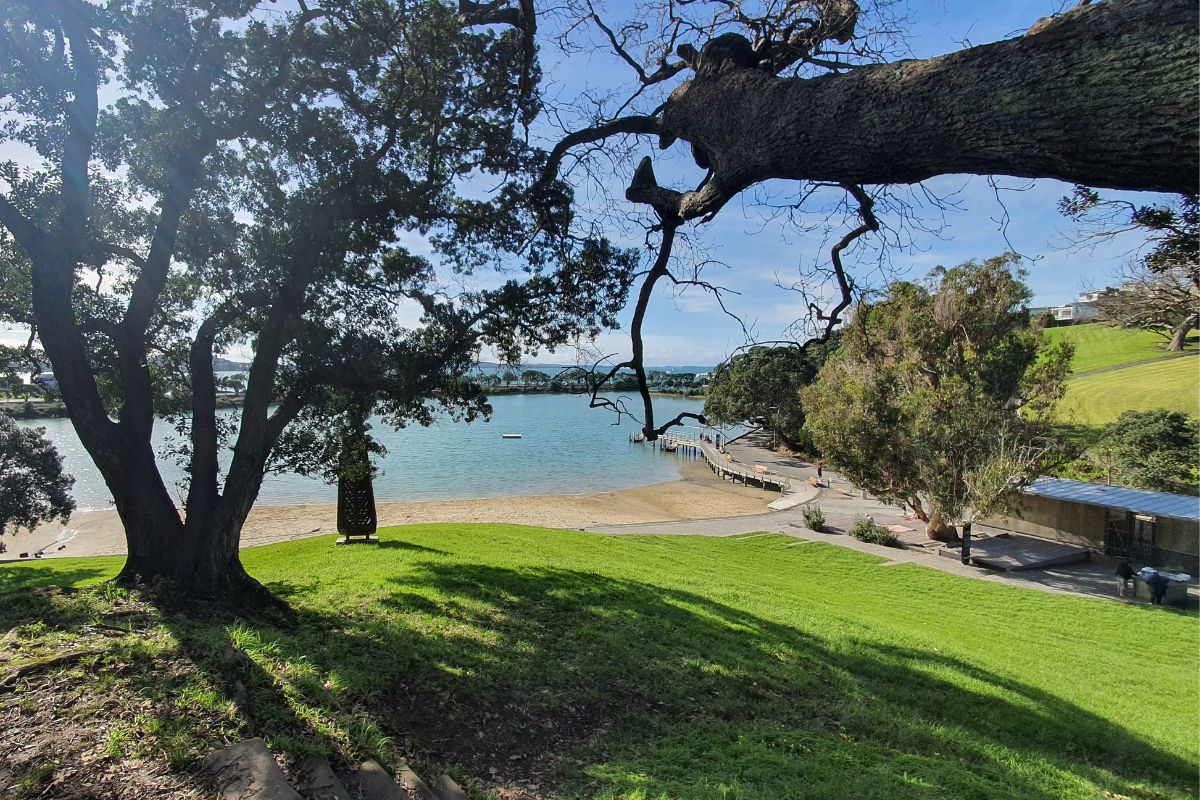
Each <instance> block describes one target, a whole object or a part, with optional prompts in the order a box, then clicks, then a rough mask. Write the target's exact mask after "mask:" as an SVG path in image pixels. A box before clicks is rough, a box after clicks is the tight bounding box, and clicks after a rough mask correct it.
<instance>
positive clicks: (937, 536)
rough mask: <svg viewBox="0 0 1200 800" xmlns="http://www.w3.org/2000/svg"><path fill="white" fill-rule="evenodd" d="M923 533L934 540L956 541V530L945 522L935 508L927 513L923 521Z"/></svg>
mask: <svg viewBox="0 0 1200 800" xmlns="http://www.w3.org/2000/svg"><path fill="white" fill-rule="evenodd" d="M925 535H926V536H927V537H929V538H930V539H932V540H933V541H935V542H957V541H958V530H957V529H956V528H955V527H954V526H953V525H951V524H950V523H948V522H946V520H945V518H944V517H943V516H942V513H941V512H940V511H938V510H937V509H936V508H935V509H933V511H932V512H930V514H929V519H928V521H926V523H925Z"/></svg>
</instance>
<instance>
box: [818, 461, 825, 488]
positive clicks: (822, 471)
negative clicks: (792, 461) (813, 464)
mask: <svg viewBox="0 0 1200 800" xmlns="http://www.w3.org/2000/svg"><path fill="white" fill-rule="evenodd" d="M824 474H825V459H823V458H822V459H820V460H819V461H817V483H818V484H820V483H821V482H822V476H824Z"/></svg>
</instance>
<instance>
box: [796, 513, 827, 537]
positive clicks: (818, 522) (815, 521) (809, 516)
mask: <svg viewBox="0 0 1200 800" xmlns="http://www.w3.org/2000/svg"><path fill="white" fill-rule="evenodd" d="M800 516H802V517H804V524H805V525H807V526H808V529H809V530H810V531H816V532H817V533H820V532H821V531H823V530H825V514H824V512H822V511H821V509H820V508H818V507H817V506H804V507H802V508H801V509H800Z"/></svg>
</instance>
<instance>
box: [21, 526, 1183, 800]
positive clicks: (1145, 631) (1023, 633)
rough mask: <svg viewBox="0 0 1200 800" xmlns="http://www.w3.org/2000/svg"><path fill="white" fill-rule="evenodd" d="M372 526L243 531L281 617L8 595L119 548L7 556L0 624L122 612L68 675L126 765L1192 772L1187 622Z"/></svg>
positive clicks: (608, 786) (672, 781) (607, 788)
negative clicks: (278, 757) (348, 536)
mask: <svg viewBox="0 0 1200 800" xmlns="http://www.w3.org/2000/svg"><path fill="white" fill-rule="evenodd" d="M382 538H383V540H384V541H383V542H382V543H381V545H380V546H378V547H365V546H356V547H344V548H337V547H334V546H333V545H332V540H331V538H330V537H319V538H311V539H305V540H301V541H297V542H292V543H288V544H282V545H274V546H270V547H263V548H256V549H253V550H247V551H244V554H243V555H244V560H245V562H246V565H247V568H248V569H249V570H250V572H251V573H252V574H254V575H255V576H257V577H258V578H259V579H260V580H262V581H264V582H265V583H267V584H268V585H269V586H270V587H271V588H272V589H273V590H274V591H275V592H277V593H278V594H280V595H282V596H285V597H286V598H287V599H288V601H289V602H290V603H291V604H292V605H293V606H294V608H295V609H296V614H295V617H294V618H292V619H286V618H276V617H259V616H243V617H234V616H229V615H218V616H216V617H214V618H211V619H206V620H204V621H197V620H195V619H191V618H187V617H184V616H180V615H176V614H170V613H165V612H162V611H159V610H157V609H156V608H154V607H151V606H147V605H145V604H144V602H143V601H140V600H139V599H138V598H136V597H130V596H127V595H125V594H124V593H123V592H121V591H118V590H115V589H112V588H110V587H101V588H94V589H89V590H85V591H78V592H59V591H47V590H41V589H30V588H20V587H34V586H38V585H43V584H49V583H55V582H57V583H63V584H73V585H81V584H87V583H89V582H95V581H97V580H101V579H103V578H106V577H108V576H110V575H112V574H114V573H115V571H116V569H117V567H118V564H119V560H117V559H82V560H54V561H51V560H47V561H43V562H38V563H35V564H21V565H14V566H8V565H5V566H2V567H0V590H8V591H7V592H6V593H5V594H3V595H0V632H2V631H3V630H7V629H11V628H13V627H14V626H21V627H19V628H18V629H17V634H16V639H17V641H18V642H19V646H20V651H19V654H18V656H17V660H20V659H22V658H25V659H28V658H33V657H36V656H38V655H39V654H45V653H48V652H51V651H53V650H55V649H59V650H61V649H63V648H79V647H81V644H80V643H81V642H84V641H92V639H95V638H96V637H95V633H96V628H97V625H99V624H100V623H104V624H107V626H108V628H110V629H113V630H107V631H106V635H105V636H103V637H102V639H103V644H104V646H105V647H106V648H107V649H106V650H105V652H104V653H103V654H100V655H96V656H94V657H91V658H89V659H88V660H86V661H83V662H81V663H79V664H76V665H72V666H68V667H66V668H64V669H63V671H62V672H61V673H59V674H57V675H56V676H55V678H54V681H53V685H54V686H57V687H69V688H70V690H71V691H72V692H73V693H72V697H75V698H77V699H76V700H75V701H74V705H73V706H72V709H71V711H70V714H71V715H72V716H73V717H74V718H77V719H79V718H83V717H87V716H89V715H95V714H100V713H102V714H103V715H104V720H105V721H104V730H105V732H104V737H105V739H104V745H103V747H104V748H105V750H104V752H103V754H102V757H101V761H103V759H105V758H107V759H110V760H111V761H112V762H114V763H120V761H121V759H126V758H139V757H140V758H159V759H162V758H163V757H164V756H165V757H166V759H167V760H168V761H169V762H170V763H171V764H173V765H174V768H175V769H177V770H182V771H184V772H186V771H187V769H188V768H189V766H190V765H191V764H193V763H194V760H195V758H196V757H197V756H199V755H201V754H203V753H204V752H206V751H207V750H208V749H210V748H212V747H215V746H217V745H218V744H219V739H220V737H221V736H222V735H225V736H238V735H249V734H250V733H251V732H253V733H256V734H258V735H262V736H265V737H266V738H267V739H268V741H269V742H270V743H271V744H272V745H273V746H274V747H275V748H276V749H277V750H279V751H283V752H286V753H287V754H288V755H292V756H295V755H300V754H303V753H306V752H311V751H319V752H324V753H327V754H330V755H332V756H334V757H335V758H336V759H343V760H345V761H352V760H353V759H361V758H362V757H364V756H365V755H374V756H377V757H379V758H380V759H382V760H384V761H385V763H386V762H391V763H395V760H396V759H397V758H399V757H400V756H401V755H405V756H408V757H409V758H410V760H412V761H413V762H414V764H415V766H416V767H417V769H418V772H422V773H424V774H430V775H432V774H437V771H438V770H441V769H445V770H448V771H450V772H451V774H452V775H454V776H455V777H456V778H461V779H462V782H465V783H466V784H468V786H469V787H471V790H472V791H473V792H474V796H475V797H480V798H482V797H486V796H488V795H487V792H486V791H485V787H484V784H487V785H490V786H521V787H525V788H526V790H527V791H531V792H532V794H530V795H525V796H532V797H554V798H601V799H608V800H615V798H623V799H624V800H662V799H663V798H672V799H675V800H678V799H680V798H713V799H714V800H716V799H717V798H721V799H723V800H749V799H750V798H762V799H763V800H767V799H768V798H769V799H770V800H778V799H779V798H809V797H811V798H830V797H839V798H841V797H845V798H981V799H982V798H999V797H1004V798H1036V799H1037V800H1050V798H1105V797H1110V798H1111V797H1128V798H1185V797H1194V796H1195V794H1196V791H1197V770H1198V766H1200V754H1198V744H1197V737H1196V731H1197V729H1198V726H1200V714H1198V707H1200V691H1198V690H1200V686H1198V683H1200V671H1198V669H1197V667H1198V663H1200V657H1198V652H1200V629H1198V626H1197V624H1196V618H1195V616H1188V615H1184V614H1181V613H1175V612H1172V611H1170V610H1163V609H1156V608H1147V607H1141V606H1126V605H1122V604H1119V603H1115V602H1104V601H1098V600H1094V599H1085V598H1074V597H1067V596H1057V595H1050V594H1045V593H1041V592H1036V591H1032V590H1021V589H1015V588H1012V587H1008V586H1001V585H993V584H989V583H986V582H982V581H976V580H971V579H967V578H961V577H958V576H953V575H949V574H944V573H939V572H936V571H932V570H928V569H925V568H922V567H917V566H913V565H898V566H886V567H885V566H881V565H880V564H881V562H882V560H881V559H876V558H874V557H872V556H868V555H864V554H861V553H857V552H854V551H849V550H844V549H841V548H837V547H834V546H831V545H825V544H819V543H809V544H804V545H801V546H795V547H787V546H785V545H786V544H790V543H792V542H793V541H794V540H791V539H787V538H786V537H782V536H775V535H771V536H757V537H753V538H745V539H741V540H737V539H707V538H682V537H651V536H638V537H624V536H622V537H604V536H595V535H588V534H582V533H576V532H571V531H556V530H544V529H537V528H525V527H518V526H504V525H422V526H409V527H402V528H393V529H389V530H388V531H385V532H384V533H383V536H382ZM105 621H108V622H107V623H106V622H105ZM114 621H120V622H114ZM124 625H128V626H129V629H130V630H131V633H130V634H129V635H127V636H122V635H120V632H119V631H117V630H115V629H117V628H121V627H122V626H124ZM99 630H100V631H101V632H105V629H103V628H101V629H99ZM88 637H92V638H91V639H88ZM10 638H12V637H10ZM13 663H16V661H14V662H13ZM2 672H3V669H2V668H0V673H2ZM32 691H33V688H30V687H26V686H25V684H23V683H19V684H18V686H17V689H16V692H15V695H16V700H17V701H19V702H23V700H22V698H23V695H22V692H32ZM118 697H121V698H127V699H126V700H116V699H114V698H118ZM2 698H3V695H0V699H2ZM106 698H107V699H106ZM26 699H27V698H26ZM235 701H236V702H235ZM27 705H28V707H29V709H30V710H29V712H28V713H31V714H32V713H35V706H36V703H34V702H33V701H32V700H30V701H29V702H28V703H27ZM20 707H21V708H22V709H25V708H26V706H25V705H22V706H20ZM93 708H94V709H99V710H93ZM13 713H15V712H13ZM22 713H24V712H22ZM2 724H3V720H0V725H2ZM114 731H115V733H114ZM531 786H532V787H535V788H533V789H529V787H531Z"/></svg>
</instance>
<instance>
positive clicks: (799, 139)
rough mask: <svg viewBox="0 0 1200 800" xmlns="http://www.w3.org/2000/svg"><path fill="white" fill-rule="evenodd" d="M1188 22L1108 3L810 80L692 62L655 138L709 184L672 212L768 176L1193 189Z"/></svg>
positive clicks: (1187, 6) (1171, 6)
mask: <svg viewBox="0 0 1200 800" xmlns="http://www.w3.org/2000/svg"><path fill="white" fill-rule="evenodd" d="M1196 17H1197V4H1196V2H1195V0H1124V1H1123V0H1110V1H1109V2H1105V3H1099V4H1091V5H1088V6H1083V7H1079V8H1077V9H1075V10H1073V11H1071V12H1069V13H1067V14H1064V15H1062V16H1061V17H1059V18H1056V19H1054V20H1053V21H1051V22H1050V23H1048V24H1046V25H1044V26H1039V30H1038V31H1037V32H1036V33H1029V34H1026V35H1024V36H1018V37H1016V38H1014V39H1009V40H1006V41H1001V42H996V43H994V44H987V45H981V46H978V47H972V48H969V49H966V50H962V51H959V52H956V53H951V54H949V55H945V56H940V57H937V58H931V59H927V60H921V61H900V62H896V63H892V64H884V65H880V66H870V67H862V68H858V69H854V70H852V71H850V72H848V73H844V74H838V75H827V76H823V77H818V78H811V79H804V78H778V77H774V76H773V75H770V74H768V73H767V72H764V71H762V70H759V69H754V68H745V67H742V66H739V65H737V64H735V63H732V62H724V63H721V62H718V63H716V64H715V65H706V64H705V56H706V54H704V53H702V55H701V61H700V63H701V65H703V66H702V68H701V69H699V70H698V71H697V75H696V77H695V78H694V79H693V80H692V81H690V82H688V83H686V84H684V85H682V86H681V87H679V88H678V89H676V90H675V92H674V93H673V94H672V96H671V99H670V101H669V102H668V104H667V106H666V108H665V110H664V112H663V117H662V123H663V125H662V127H663V130H664V135H665V137H666V139H667V140H671V139H673V138H674V137H678V138H681V139H684V140H686V141H688V142H689V143H691V144H692V145H693V146H694V147H696V148H697V149H698V150H699V151H701V152H702V154H703V155H704V156H706V157H707V159H708V161H709V162H710V163H711V165H712V169H713V177H712V179H711V180H710V182H709V185H708V186H706V187H705V188H704V189H703V190H700V191H697V192H689V193H686V194H684V195H682V196H678V197H677V198H676V199H677V200H678V207H677V208H676V209H675V212H676V213H677V216H678V217H679V218H682V219H692V218H695V217H698V216H701V215H703V214H707V213H711V212H712V211H714V210H716V208H719V207H720V205H721V204H723V203H724V202H725V201H727V200H728V199H729V198H730V197H732V196H733V195H734V194H736V193H737V192H739V191H741V190H742V189H745V188H746V187H748V186H750V185H752V184H754V183H758V182H761V181H764V180H768V179H771V178H784V179H792V180H818V181H833V182H852V183H865V184H882V183H913V182H916V181H921V180H925V179H926V178H930V177H933V176H935V175H943V174H953V173H967V174H976V175H1013V176H1018V177H1026V178H1058V179H1060V180H1064V181H1069V182H1073V183H1081V184H1085V185H1088V186H1096V187H1107V188H1113V189H1134V190H1153V191H1164V192H1195V191H1196V185H1197V183H1196V174H1197V169H1198V168H1200V147H1198V143H1197V140H1198V138H1200V137H1198V135H1197V117H1196V80H1197V61H1198V58H1200V55H1198V53H1200V46H1198V42H1197V36H1196ZM716 41H719V40H714V42H716ZM647 202H653V201H649V200H648V201H647Z"/></svg>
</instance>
